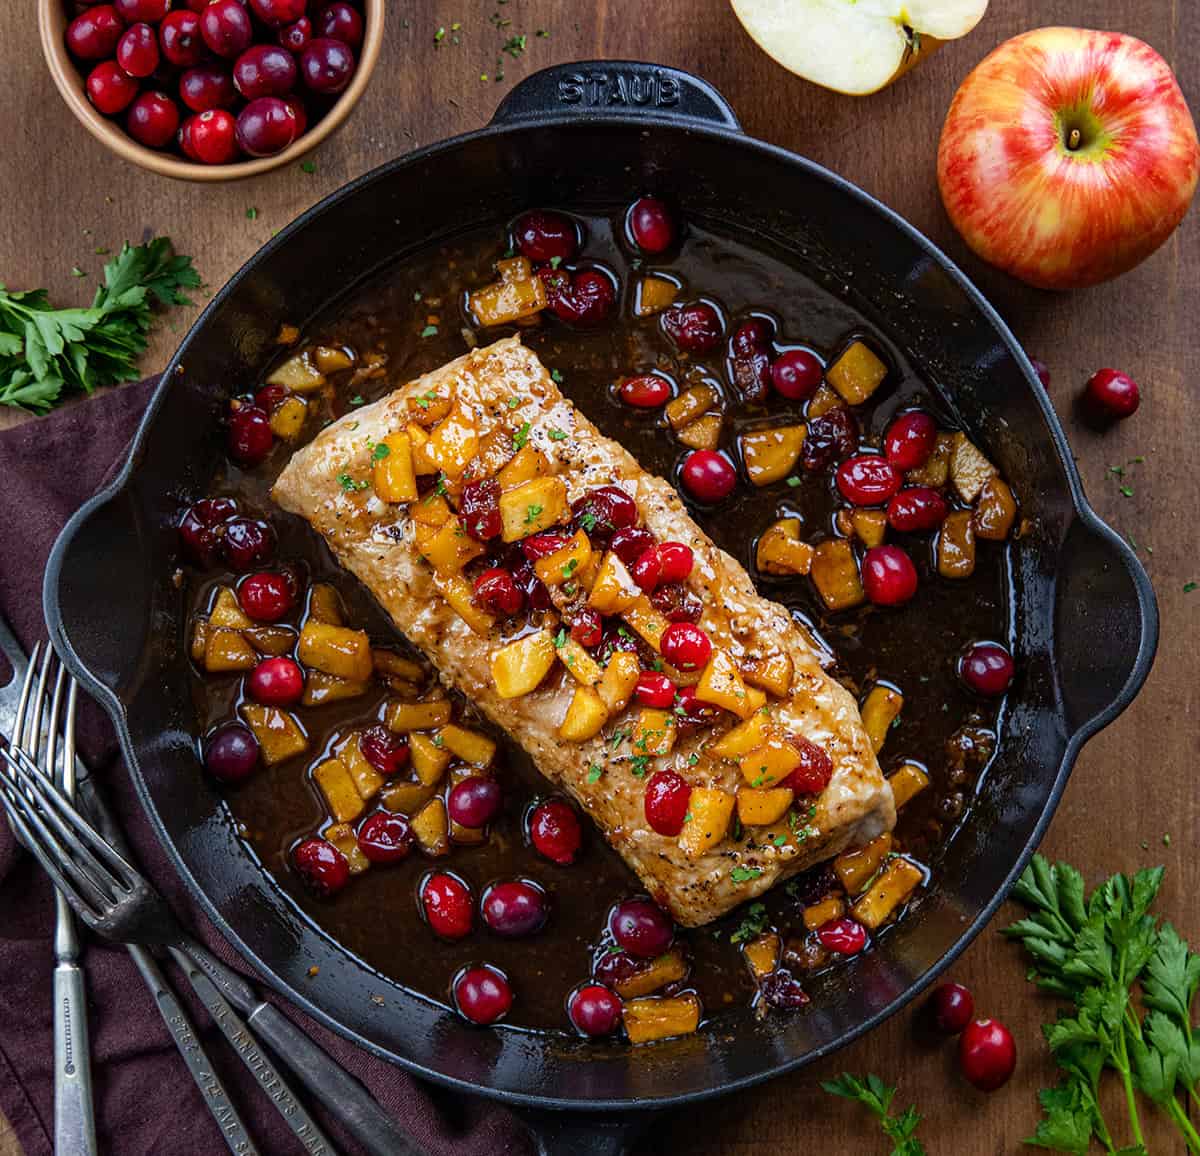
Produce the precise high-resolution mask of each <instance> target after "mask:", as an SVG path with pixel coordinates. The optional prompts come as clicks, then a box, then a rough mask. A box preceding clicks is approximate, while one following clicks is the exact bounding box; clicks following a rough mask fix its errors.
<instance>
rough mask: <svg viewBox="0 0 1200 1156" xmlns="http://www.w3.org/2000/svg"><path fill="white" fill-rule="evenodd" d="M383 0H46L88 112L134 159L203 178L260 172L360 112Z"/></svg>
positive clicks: (45, 19)
mask: <svg viewBox="0 0 1200 1156" xmlns="http://www.w3.org/2000/svg"><path fill="white" fill-rule="evenodd" d="M383 12H384V0H101V2H100V3H96V2H94V0H39V24H40V29H41V38H42V51H43V53H44V54H45V57H46V62H47V63H48V64H49V66H50V72H51V75H52V76H53V77H54V82H55V84H56V85H57V86H58V90H59V92H60V93H62V96H63V99H64V100H66V102H67V104H68V105H69V106H70V108H71V111H72V112H73V113H74V114H75V116H76V117H77V118H78V119H79V121H80V123H82V124H83V126H84V127H85V128H86V129H87V130H88V131H89V132H90V133H91V134H92V135H93V136H94V137H96V138H97V139H98V140H100V141H101V142H103V143H104V144H105V145H107V146H108V147H109V148H110V149H112V150H113V151H114V152H115V153H117V155H118V156H120V157H121V158H122V159H124V160H128V161H132V162H133V163H134V164H138V165H141V166H142V167H143V168H146V169H150V170H151V171H152V172H156V173H160V174H162V175H163V176H168V177H177V178H182V179H185V180H195V181H221V180H235V179H237V178H240V177H249V176H255V175H257V174H259V173H264V172H267V171H268V170H270V169H273V168H278V167H279V166H281V165H285V164H288V163H289V162H291V161H294V160H295V159H297V158H298V157H299V156H301V155H302V154H303V153H306V152H308V151H309V150H310V149H312V148H314V147H315V146H316V145H318V144H319V143H320V142H321V141H323V140H324V139H325V138H326V137H327V136H329V134H330V133H332V132H333V131H334V129H336V128H337V127H338V126H339V125H340V124H341V123H342V122H343V121H344V120H345V119H346V117H347V116H349V114H350V110H351V109H352V108H353V107H354V105H355V104H356V103H357V101H358V98H359V97H360V96H361V95H362V93H363V90H364V89H365V88H366V85H367V81H368V79H369V78H370V75H371V71H372V69H373V68H374V66H375V62H376V60H377V59H378V56H379V46H380V43H381V41H382V38H383Z"/></svg>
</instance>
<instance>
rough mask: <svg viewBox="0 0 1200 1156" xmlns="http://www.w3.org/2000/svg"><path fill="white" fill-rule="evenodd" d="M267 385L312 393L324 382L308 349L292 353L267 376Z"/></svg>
mask: <svg viewBox="0 0 1200 1156" xmlns="http://www.w3.org/2000/svg"><path fill="white" fill-rule="evenodd" d="M267 384H268V385H282V386H284V387H285V388H287V389H290V390H291V391H292V392H293V393H312V392H314V391H315V390H318V389H320V388H321V386H323V385H324V384H325V375H324V374H323V373H322V372H321V371H320V370H319V369H318V368H317V366H316V363H315V362H314V361H313V358H312V354H311V353H310V352H309V351H308V350H304V351H302V352H301V353H294V354H292V356H291V357H289V358H288V359H287V361H285V362H284V363H283V364H282V365H280V366H278V367H277V368H276V369H275V371H274V372H273V373H272V374H271V375H270V377H268V378H267Z"/></svg>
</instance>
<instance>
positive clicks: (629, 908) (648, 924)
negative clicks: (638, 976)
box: [608, 899, 675, 959]
mask: <svg viewBox="0 0 1200 1156" xmlns="http://www.w3.org/2000/svg"><path fill="white" fill-rule="evenodd" d="M608 930H609V931H610V932H611V933H612V937H613V939H615V940H616V942H617V946H618V947H621V948H624V949H625V950H626V951H627V952H629V954H630V955H632V956H634V957H635V958H636V959H653V958H654V957H655V956H658V955H662V954H663V952H665V951H666V950H667V949H668V948H669V947H670V946H671V943H672V942H673V941H674V939H675V925H674V924H673V923H672V922H671V919H670V917H669V916H668V915H667V914H666V913H665V912H664V911H663V909H662V908H661V907H659V906H658V904H656V903H652V902H651V901H650V900H649V899H626V900H624V902H622V903H618V904H617V905H616V906H615V907H614V908H613V909H612V911H611V912H609V916H608Z"/></svg>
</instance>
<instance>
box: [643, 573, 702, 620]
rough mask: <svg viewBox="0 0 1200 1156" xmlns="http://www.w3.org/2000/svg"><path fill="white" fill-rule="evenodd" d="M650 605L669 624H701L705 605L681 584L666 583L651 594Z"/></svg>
mask: <svg viewBox="0 0 1200 1156" xmlns="http://www.w3.org/2000/svg"><path fill="white" fill-rule="evenodd" d="M650 605H651V606H653V607H654V609H655V610H657V611H658V612H659V614H661V615H662V616H663V617H664V618H665V619H666V620H667V621H668V622H699V621H700V616H701V615H702V614H703V613H704V603H703V602H701V601H700V598H699V596H698V595H696V594H693V593H692V591H690V590H689V589H688V588H687V587H686V586H684V585H683V584H682V583H681V582H664V583H662V584H661V585H659V586H656V587H655V588H654V590H653V591H651V593H650Z"/></svg>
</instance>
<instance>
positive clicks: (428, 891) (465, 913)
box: [420, 871, 475, 939]
mask: <svg viewBox="0 0 1200 1156" xmlns="http://www.w3.org/2000/svg"><path fill="white" fill-rule="evenodd" d="M420 900H421V910H422V911H423V912H424V913H425V920H426V922H427V923H428V924H429V926H430V927H431V928H433V931H434V933H435V934H436V935H440V936H441V937H442V938H443V939H462V937H463V936H464V935H470V933H471V924H472V923H473V922H474V907H475V904H474V901H473V900H472V898H471V889H470V888H469V887H468V886H467V885H466V884H465V883H464V882H463V881H462V880H461V879H460V878H459V877H458V876H457V875H450V874H448V873H447V872H445V871H438V872H435V873H434V874H432V875H429V876H427V877H426V878H425V881H424V882H423V883H422V884H421V890H420Z"/></svg>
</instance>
